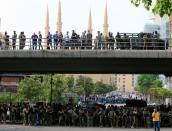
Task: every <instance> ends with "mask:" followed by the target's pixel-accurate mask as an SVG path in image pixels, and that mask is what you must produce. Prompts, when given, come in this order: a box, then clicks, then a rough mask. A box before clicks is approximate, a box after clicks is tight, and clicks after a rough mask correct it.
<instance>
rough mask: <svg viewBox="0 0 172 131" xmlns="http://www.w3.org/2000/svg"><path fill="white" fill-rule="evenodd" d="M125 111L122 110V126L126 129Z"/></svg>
mask: <svg viewBox="0 0 172 131" xmlns="http://www.w3.org/2000/svg"><path fill="white" fill-rule="evenodd" d="M127 118H128V117H127V110H125V109H123V113H122V126H123V127H127Z"/></svg>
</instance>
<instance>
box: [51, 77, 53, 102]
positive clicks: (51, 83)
mask: <svg viewBox="0 0 172 131" xmlns="http://www.w3.org/2000/svg"><path fill="white" fill-rule="evenodd" d="M52 77H53V74H51V81H50V85H51V88H50V104H51V103H52V95H53V92H52V90H53V89H52V86H53V78H52Z"/></svg>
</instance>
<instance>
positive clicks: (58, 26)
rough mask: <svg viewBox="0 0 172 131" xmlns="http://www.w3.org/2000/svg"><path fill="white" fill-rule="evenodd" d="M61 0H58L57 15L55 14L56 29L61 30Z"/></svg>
mask: <svg viewBox="0 0 172 131" xmlns="http://www.w3.org/2000/svg"><path fill="white" fill-rule="evenodd" d="M61 15H62V14H61V2H60V0H59V5H58V16H57V31H58V32H62V20H61Z"/></svg>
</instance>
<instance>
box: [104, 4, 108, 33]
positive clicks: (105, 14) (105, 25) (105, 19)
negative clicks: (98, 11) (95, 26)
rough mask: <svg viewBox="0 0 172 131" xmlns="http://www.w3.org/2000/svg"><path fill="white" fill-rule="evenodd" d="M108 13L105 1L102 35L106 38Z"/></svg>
mask: <svg viewBox="0 0 172 131" xmlns="http://www.w3.org/2000/svg"><path fill="white" fill-rule="evenodd" d="M108 27H109V25H108V11H107V1H106V6H105V13H104V24H103V35H104V36H108Z"/></svg>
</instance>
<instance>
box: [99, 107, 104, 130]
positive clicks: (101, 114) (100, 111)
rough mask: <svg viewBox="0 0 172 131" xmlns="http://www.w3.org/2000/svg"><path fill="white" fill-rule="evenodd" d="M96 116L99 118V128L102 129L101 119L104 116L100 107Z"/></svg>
mask: <svg viewBox="0 0 172 131" xmlns="http://www.w3.org/2000/svg"><path fill="white" fill-rule="evenodd" d="M98 116H99V126H101V127H103V125H104V124H103V119H104V116H105V111H104V110H103V109H102V108H101V107H100V109H99V112H98Z"/></svg>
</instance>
